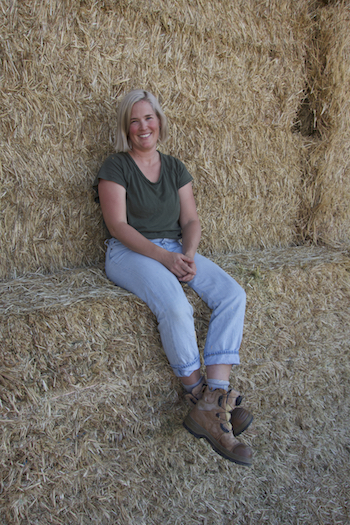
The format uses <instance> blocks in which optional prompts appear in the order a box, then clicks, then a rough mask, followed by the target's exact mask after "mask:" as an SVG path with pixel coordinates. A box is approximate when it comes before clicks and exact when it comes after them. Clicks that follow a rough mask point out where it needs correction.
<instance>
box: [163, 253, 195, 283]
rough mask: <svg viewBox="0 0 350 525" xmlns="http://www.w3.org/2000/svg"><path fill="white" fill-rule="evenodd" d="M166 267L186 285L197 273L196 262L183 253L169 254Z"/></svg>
mask: <svg viewBox="0 0 350 525" xmlns="http://www.w3.org/2000/svg"><path fill="white" fill-rule="evenodd" d="M164 265H165V266H166V267H167V268H168V270H170V271H171V273H173V274H174V275H176V277H177V278H178V279H179V281H183V282H185V283H188V282H189V281H191V280H192V279H193V277H194V276H195V275H196V272H197V269H196V265H195V262H194V260H193V259H192V258H191V257H188V256H187V255H184V254H183V253H176V252H168V254H167V257H166V261H165V264H164Z"/></svg>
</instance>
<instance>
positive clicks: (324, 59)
mask: <svg viewBox="0 0 350 525" xmlns="http://www.w3.org/2000/svg"><path fill="white" fill-rule="evenodd" d="M329 4H330V5H328V6H326V7H325V8H323V9H320V10H318V12H317V17H316V22H315V32H314V39H313V44H312V46H311V48H310V50H309V53H308V60H307V66H308V90H307V106H308V113H309V117H310V122H309V126H308V129H305V128H304V130H303V131H304V133H303V134H304V135H305V138H306V140H308V139H309V144H308V149H309V155H308V164H307V168H306V171H307V175H306V177H305V181H304V184H305V192H304V196H303V205H302V215H303V219H304V220H303V221H302V222H303V224H302V230H303V238H304V239H311V240H312V241H313V242H319V241H321V242H325V243H327V244H333V245H339V244H344V243H345V244H349V238H350V213H349V200H350V178H349V171H350V148H349V137H350V103H349V83H350V67H349V63H350V32H349V24H350V8H349V3H348V2H335V5H333V4H334V3H332V2H329ZM305 120H306V121H307V120H308V119H307V118H306V119H305Z"/></svg>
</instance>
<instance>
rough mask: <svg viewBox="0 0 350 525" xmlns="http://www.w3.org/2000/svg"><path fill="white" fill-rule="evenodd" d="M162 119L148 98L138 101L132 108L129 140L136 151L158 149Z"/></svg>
mask: <svg viewBox="0 0 350 525" xmlns="http://www.w3.org/2000/svg"><path fill="white" fill-rule="evenodd" d="M159 126H160V121H159V118H158V117H157V115H156V114H155V112H154V111H153V108H152V106H151V104H150V103H149V102H147V100H140V101H139V102H136V103H135V104H134V105H133V107H132V110H131V115H130V128H129V135H128V137H129V141H130V143H131V146H132V151H134V152H137V151H139V152H145V151H151V150H152V149H156V147H157V140H158V137H159Z"/></svg>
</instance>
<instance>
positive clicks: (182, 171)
mask: <svg viewBox="0 0 350 525" xmlns="http://www.w3.org/2000/svg"><path fill="white" fill-rule="evenodd" d="M159 154H160V160H161V169H160V176H159V179H158V181H157V182H151V181H149V180H148V179H147V177H145V176H144V175H143V173H142V171H141V170H140V169H139V167H138V166H137V164H136V162H135V161H134V159H133V158H132V157H131V155H129V153H127V152H126V153H124V152H121V153H115V154H113V155H110V156H109V157H108V158H107V159H106V160H105V162H104V163H103V165H102V167H101V169H100V171H99V173H98V175H97V177H96V179H95V182H94V187H95V188H96V189H97V185H98V179H105V180H109V181H113V182H116V183H117V184H120V185H121V186H123V187H124V188H125V190H126V211H127V221H128V224H130V226H132V227H133V228H135V229H136V230H137V231H138V232H140V233H141V234H142V235H144V236H145V237H146V238H147V239H157V238H169V239H179V238H181V226H180V223H179V218H180V199H179V194H178V190H179V189H180V188H181V187H182V186H185V185H186V184H188V183H189V182H191V181H192V180H193V178H192V176H191V175H190V174H189V172H188V171H187V169H186V167H185V165H184V164H183V163H182V162H181V161H180V160H178V159H176V158H175V157H172V156H171V155H165V154H164V153H161V152H159Z"/></svg>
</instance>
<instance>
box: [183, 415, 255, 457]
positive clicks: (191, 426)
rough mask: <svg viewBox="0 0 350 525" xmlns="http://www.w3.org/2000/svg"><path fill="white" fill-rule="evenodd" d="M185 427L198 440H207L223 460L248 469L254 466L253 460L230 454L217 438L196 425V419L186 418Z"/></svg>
mask: <svg viewBox="0 0 350 525" xmlns="http://www.w3.org/2000/svg"><path fill="white" fill-rule="evenodd" d="M183 426H184V427H185V429H186V430H188V432H190V434H192V435H193V436H194V437H196V438H198V439H200V438H204V439H206V440H207V441H208V443H209V444H210V446H211V447H212V448H213V449H214V450H215V452H216V453H217V454H220V456H222V457H223V458H225V459H228V460H229V461H232V462H233V463H238V465H244V466H246V467H250V466H251V464H252V459H251V458H242V457H241V456H238V455H237V454H234V453H229V452H228V451H227V450H226V449H225V448H224V447H223V446H221V445H220V443H219V442H218V441H217V440H216V439H215V438H213V436H211V435H210V434H209V432H207V431H206V430H205V429H204V428H203V427H201V426H200V425H198V423H196V422H195V421H194V419H192V418H191V416H190V415H188V416H187V417H186V418H185V421H184V422H183Z"/></svg>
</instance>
